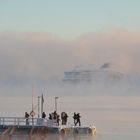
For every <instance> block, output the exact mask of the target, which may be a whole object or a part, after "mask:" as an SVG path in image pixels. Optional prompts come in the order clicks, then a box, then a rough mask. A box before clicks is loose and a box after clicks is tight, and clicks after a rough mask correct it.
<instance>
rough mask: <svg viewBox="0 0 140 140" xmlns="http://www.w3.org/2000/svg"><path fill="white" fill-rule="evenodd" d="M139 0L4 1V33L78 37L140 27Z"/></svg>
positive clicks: (0, 17)
mask: <svg viewBox="0 0 140 140" xmlns="http://www.w3.org/2000/svg"><path fill="white" fill-rule="evenodd" d="M139 7H140V1H139V0H24V1H23V0H0V32H3V31H14V32H15V31H16V32H20V31H24V32H32V31H33V32H38V31H39V32H50V33H53V34H55V35H57V36H59V37H62V38H67V39H69V38H75V37H77V36H80V35H81V34H84V33H87V32H98V31H101V32H102V31H106V30H108V29H110V28H121V29H126V30H130V31H138V30H140V26H139V25H140V18H139V17H140V8H139Z"/></svg>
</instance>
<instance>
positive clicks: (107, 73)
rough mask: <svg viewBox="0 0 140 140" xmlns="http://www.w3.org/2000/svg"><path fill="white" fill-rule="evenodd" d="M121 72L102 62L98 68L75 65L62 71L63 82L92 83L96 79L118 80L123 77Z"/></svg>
mask: <svg viewBox="0 0 140 140" xmlns="http://www.w3.org/2000/svg"><path fill="white" fill-rule="evenodd" d="M123 76H124V75H123V74H122V73H120V72H116V71H113V70H111V69H110V63H104V64H103V65H101V66H100V67H99V68H98V69H93V70H91V69H83V68H81V67H78V66H76V67H75V68H74V69H72V70H69V71H64V78H63V79H62V81H63V82H65V83H74V84H75V83H92V82H97V81H103V80H108V81H111V82H112V81H118V80H120V79H122V78H123Z"/></svg>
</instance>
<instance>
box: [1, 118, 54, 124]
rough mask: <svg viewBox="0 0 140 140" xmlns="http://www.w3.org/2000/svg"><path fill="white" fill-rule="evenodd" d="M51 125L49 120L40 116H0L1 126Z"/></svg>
mask: <svg viewBox="0 0 140 140" xmlns="http://www.w3.org/2000/svg"><path fill="white" fill-rule="evenodd" d="M48 124H50V125H53V122H52V123H50V120H47V119H42V118H28V119H26V118H23V117H0V125H3V126H25V125H29V126H33V125H34V126H45V125H48Z"/></svg>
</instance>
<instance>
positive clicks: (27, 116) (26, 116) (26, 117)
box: [25, 112, 29, 125]
mask: <svg viewBox="0 0 140 140" xmlns="http://www.w3.org/2000/svg"><path fill="white" fill-rule="evenodd" d="M28 118H29V114H28V113H27V112H25V119H26V125H29V120H28Z"/></svg>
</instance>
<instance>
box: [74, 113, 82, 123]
mask: <svg viewBox="0 0 140 140" xmlns="http://www.w3.org/2000/svg"><path fill="white" fill-rule="evenodd" d="M80 118H81V116H80V113H77V114H76V122H75V126H76V125H77V124H78V123H79V126H81V121H80Z"/></svg>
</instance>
